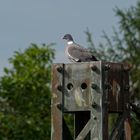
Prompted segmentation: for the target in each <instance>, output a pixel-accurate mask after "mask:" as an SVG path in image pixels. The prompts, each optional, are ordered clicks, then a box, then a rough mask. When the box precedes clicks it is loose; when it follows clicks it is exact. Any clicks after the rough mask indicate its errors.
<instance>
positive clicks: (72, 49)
mask: <svg viewBox="0 0 140 140" xmlns="http://www.w3.org/2000/svg"><path fill="white" fill-rule="evenodd" d="M63 39H65V40H66V41H67V47H66V50H65V53H66V55H67V57H68V59H70V61H72V62H89V61H97V59H96V57H95V56H93V54H92V53H91V52H89V51H88V50H87V49H85V48H83V47H81V46H80V45H78V44H76V43H75V42H74V40H73V38H72V36H71V35H70V34H66V35H64V37H63Z"/></svg>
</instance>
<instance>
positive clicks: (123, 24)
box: [85, 2, 140, 140]
mask: <svg viewBox="0 0 140 140" xmlns="http://www.w3.org/2000/svg"><path fill="white" fill-rule="evenodd" d="M114 11H115V13H116V16H117V17H119V29H118V30H116V29H115V28H114V29H113V36H111V37H108V35H107V34H106V33H105V32H103V38H104V39H105V43H104V44H103V43H100V44H99V46H98V47H95V45H94V43H93V41H92V34H91V33H90V32H89V30H87V31H86V32H85V33H86V36H87V42H88V47H89V49H90V50H91V51H92V52H93V53H94V54H95V56H96V57H97V58H98V59H99V60H105V61H113V62H124V63H128V64H130V66H132V68H131V71H130V84H131V89H130V92H131V96H132V99H135V98H140V2H138V3H137V5H136V7H134V6H133V7H130V8H129V9H127V10H121V9H119V8H115V10H114ZM132 124H133V127H132V128H133V130H134V131H133V138H132V139H134V140H138V139H140V133H139V124H138V123H136V122H133V123H132Z"/></svg>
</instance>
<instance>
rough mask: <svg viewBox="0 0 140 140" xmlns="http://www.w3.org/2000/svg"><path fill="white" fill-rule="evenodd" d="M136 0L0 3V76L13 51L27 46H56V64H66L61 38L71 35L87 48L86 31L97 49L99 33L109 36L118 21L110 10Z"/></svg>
mask: <svg viewBox="0 0 140 140" xmlns="http://www.w3.org/2000/svg"><path fill="white" fill-rule="evenodd" d="M136 2H137V0H129V1H128V0H127V1H126V0H106V1H105V0H104V1H101V0H98V1H97V0H83V1H82V0H69V1H68V0H56V1H54V0H0V75H2V74H3V67H8V66H9V64H8V58H9V57H11V56H12V55H13V54H14V53H13V52H14V51H17V50H24V49H25V48H27V47H28V46H29V45H30V43H37V44H42V43H46V44H49V43H51V42H55V43H56V45H55V46H54V47H55V49H56V59H55V61H54V62H55V63H58V62H60V63H65V62H67V59H66V57H65V54H64V46H65V42H64V41H63V40H61V37H62V36H63V35H64V34H65V33H71V34H72V35H73V37H74V39H75V41H76V42H77V43H79V44H82V45H83V46H85V45H86V36H85V34H84V31H85V30H86V28H87V27H88V28H89V30H90V31H91V32H92V33H93V40H94V42H95V45H97V46H98V43H99V42H102V37H101V36H102V31H103V30H104V31H105V32H107V34H108V35H109V36H111V34H112V27H113V26H115V27H117V23H118V18H117V17H116V16H115V13H114V12H113V9H114V8H115V7H116V6H117V7H119V8H120V9H127V8H129V7H130V6H131V5H136Z"/></svg>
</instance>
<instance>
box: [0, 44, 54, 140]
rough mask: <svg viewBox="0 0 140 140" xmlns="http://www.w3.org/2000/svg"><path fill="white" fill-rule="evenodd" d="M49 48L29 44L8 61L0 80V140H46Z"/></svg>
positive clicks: (51, 52) (50, 52)
mask: <svg viewBox="0 0 140 140" xmlns="http://www.w3.org/2000/svg"><path fill="white" fill-rule="evenodd" d="M51 46H52V44H50V45H45V44H43V45H40V46H38V45H36V44H31V46H30V47H29V48H27V49H26V50H25V51H24V52H21V51H17V52H15V53H14V56H13V57H12V58H10V59H9V62H10V64H11V66H12V68H5V69H4V71H5V75H4V76H3V77H1V79H0V95H1V97H0V139H3V140H4V139H8V140H29V139H30V140H46V139H50V128H51V124H50V105H51V102H50V81H51V64H52V60H53V59H54V50H53V49H51Z"/></svg>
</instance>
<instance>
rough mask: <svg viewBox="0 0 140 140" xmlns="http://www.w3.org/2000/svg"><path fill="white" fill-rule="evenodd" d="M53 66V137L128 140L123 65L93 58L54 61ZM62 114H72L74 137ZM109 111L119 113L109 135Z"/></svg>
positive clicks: (62, 139) (56, 139)
mask: <svg viewBox="0 0 140 140" xmlns="http://www.w3.org/2000/svg"><path fill="white" fill-rule="evenodd" d="M52 69H53V70H52V75H53V77H52V137H51V139H52V140H72V139H74V140H113V139H114V140H119V139H123V140H131V125H130V114H129V108H128V102H129V96H130V95H129V90H128V87H129V79H128V71H127V70H126V66H125V65H124V64H122V63H110V62H103V61H96V62H85V63H71V64H54V65H53V68H52ZM65 113H73V114H74V116H75V120H74V124H72V125H73V128H74V136H71V133H70V131H69V127H68V126H67V122H66V121H65V120H64V116H65ZM109 113H117V114H119V117H118V119H117V121H116V122H114V128H113V129H112V132H111V134H110V135H109V133H108V125H109V124H108V116H109ZM128 134H129V135H128Z"/></svg>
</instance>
